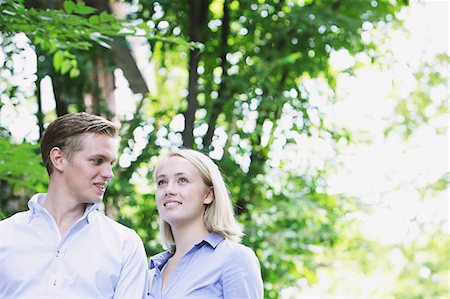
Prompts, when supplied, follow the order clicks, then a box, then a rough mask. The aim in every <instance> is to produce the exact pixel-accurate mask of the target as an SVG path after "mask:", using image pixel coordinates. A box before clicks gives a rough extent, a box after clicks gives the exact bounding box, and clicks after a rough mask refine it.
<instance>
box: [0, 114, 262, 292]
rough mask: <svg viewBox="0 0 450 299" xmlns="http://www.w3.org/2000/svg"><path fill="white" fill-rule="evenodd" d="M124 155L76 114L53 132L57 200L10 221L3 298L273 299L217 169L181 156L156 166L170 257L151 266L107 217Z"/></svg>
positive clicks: (3, 244) (4, 224) (103, 131)
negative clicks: (104, 208) (109, 189)
mask: <svg viewBox="0 0 450 299" xmlns="http://www.w3.org/2000/svg"><path fill="white" fill-rule="evenodd" d="M117 151H118V129H117V127H116V126H115V125H114V124H112V123H111V122H110V121H108V120H106V119H104V118H102V117H99V116H95V115H91V114H88V113H76V114H67V115H64V116H62V117H59V118H58V119H56V120H55V121H54V122H52V123H51V124H50V125H49V126H48V128H47V130H46V132H45V134H44V136H43V138H42V140H41V154H42V159H43V161H44V163H45V166H46V168H47V172H48V174H49V177H50V182H49V187H48V192H47V194H36V195H34V196H33V197H32V198H31V199H30V200H29V202H28V207H29V210H28V211H26V212H20V213H17V214H15V215H13V216H11V217H10V218H7V219H5V220H3V221H0V298H116V299H118V298H205V299H206V298H208V299H209V298H252V299H257V298H263V284H262V279H261V271H260V266H259V262H258V259H257V257H256V255H255V254H254V252H253V251H252V250H251V249H249V248H248V247H246V246H244V245H241V244H240V243H239V242H240V240H241V236H242V229H241V227H240V226H239V224H238V223H237V221H236V219H235V217H234V213H233V207H232V203H231V200H230V197H229V194H228V190H227V188H226V186H225V183H224V181H223V178H222V175H221V173H220V171H219V169H218V167H217V166H216V164H215V163H214V162H213V161H212V160H211V159H210V158H209V157H207V156H206V155H204V154H202V153H200V152H197V151H194V150H188V149H179V150H175V151H173V152H170V153H169V154H168V155H167V156H166V157H165V158H164V159H163V160H162V161H161V162H160V163H159V164H158V166H157V167H156V169H155V171H154V181H155V183H156V205H157V208H158V213H159V216H160V233H161V237H162V240H163V242H164V245H165V246H166V248H167V251H165V252H162V253H160V254H158V255H156V256H154V257H152V258H151V259H150V266H149V267H148V263H147V257H146V254H145V250H144V246H143V244H142V241H141V239H140V238H139V236H138V235H137V234H136V233H135V232H134V231H133V230H131V229H129V228H126V227H125V226H123V225H121V224H119V223H117V222H115V221H113V220H111V219H110V218H108V217H107V216H105V215H104V214H102V213H101V212H99V211H98V209H97V208H98V205H99V203H100V202H101V201H102V199H103V195H104V192H105V190H106V186H107V184H108V183H109V181H110V180H111V179H112V177H113V172H112V166H113V164H114V163H115V161H116V159H117Z"/></svg>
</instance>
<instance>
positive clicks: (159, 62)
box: [0, 0, 407, 298]
mask: <svg viewBox="0 0 450 299" xmlns="http://www.w3.org/2000/svg"><path fill="white" fill-rule="evenodd" d="M3 3H6V5H8V9H6V12H7V13H6V14H5V13H4V12H5V9H4V8H3V7H2V12H3V13H2V15H0V24H2V28H1V31H2V32H16V31H24V32H25V33H27V34H28V36H29V37H30V39H31V41H32V43H33V44H35V45H38V46H39V47H40V49H38V50H37V51H38V52H39V51H43V52H40V54H41V55H42V56H45V55H46V54H47V53H46V51H50V52H51V53H52V55H53V57H52V59H49V58H48V57H46V58H45V60H44V62H40V63H39V65H38V77H39V78H42V77H43V75H44V74H45V75H48V74H49V75H51V77H52V80H53V82H54V84H55V95H56V98H57V99H56V101H57V109H58V104H62V103H63V102H64V103H65V104H66V105H69V104H72V103H81V102H82V101H83V97H84V96H85V95H86V94H89V95H91V96H92V97H95V98H98V99H100V100H99V105H103V106H106V104H107V103H105V102H106V100H105V98H106V97H102V96H101V93H102V91H104V90H105V88H104V86H102V87H99V86H97V85H98V84H97V83H98V82H96V81H95V80H93V79H92V78H98V77H99V76H100V75H101V74H104V73H108V72H109V73H111V70H113V69H114V68H115V67H116V65H115V64H117V60H114V59H113V58H114V57H111V56H114V55H110V54H111V53H114V54H116V53H117V52H109V50H108V52H105V50H104V49H101V48H100V47H98V46H91V45H92V44H97V45H101V46H106V45H105V44H104V43H110V44H111V45H114V42H115V40H114V41H113V42H110V39H109V36H112V35H125V34H132V33H130V32H129V31H125V33H124V32H122V31H121V30H122V28H129V26H128V25H127V24H137V28H140V27H139V26H141V25H140V24H145V25H142V26H149V28H151V29H152V31H149V32H152V33H151V34H150V33H149V34H148V35H149V36H147V37H148V38H149V40H148V41H149V43H150V45H151V60H152V63H153V64H154V66H155V68H156V72H155V81H156V82H157V87H158V89H157V91H156V92H154V93H152V94H144V97H143V98H142V99H141V100H140V101H138V102H137V104H136V105H135V108H136V109H135V111H134V112H133V113H132V114H130V115H126V117H125V119H124V120H123V121H122V128H121V134H122V143H121V149H120V153H121V156H120V159H119V161H120V163H119V165H118V166H117V167H116V169H115V173H116V177H115V179H114V180H113V182H111V185H110V186H109V187H108V191H107V192H108V193H107V196H106V200H105V201H106V206H107V212H108V213H109V214H110V215H112V216H115V217H116V218H117V219H119V220H120V221H121V222H122V223H125V224H126V225H129V226H131V227H133V228H134V229H136V230H137V232H138V233H139V234H140V236H141V237H142V238H143V240H144V243H145V245H146V249H147V253H148V254H149V255H151V254H153V253H156V252H158V251H159V250H161V246H160V245H159V243H158V242H157V227H158V225H157V215H156V210H155V204H154V201H153V197H154V196H153V189H152V188H151V187H149V186H152V179H151V173H152V170H153V167H154V165H155V157H157V156H158V154H159V153H160V152H162V151H165V150H167V149H168V148H171V147H175V146H182V145H184V146H187V147H193V148H197V149H200V150H203V151H205V152H207V153H209V154H210V156H211V157H213V158H214V159H216V161H217V163H218V164H219V165H220V167H221V168H222V170H223V172H224V173H225V175H226V177H227V182H228V185H229V187H230V190H231V193H232V197H233V199H234V202H235V204H236V207H237V208H236V212H237V214H238V217H239V220H240V221H241V222H242V223H243V224H244V226H245V228H246V233H247V234H246V236H245V239H244V242H245V244H247V245H249V246H250V247H252V248H253V249H254V250H255V251H256V253H257V255H258V257H259V258H260V260H261V265H262V272H263V278H264V281H265V288H266V297H267V298H279V297H280V296H281V295H280V290H282V289H283V288H286V287H289V286H297V285H298V282H299V281H302V279H306V281H307V282H308V283H310V284H311V283H314V282H315V281H316V280H317V277H316V270H317V269H318V268H319V267H320V261H317V260H316V259H315V258H314V257H315V256H316V255H317V254H318V253H320V252H322V253H323V252H328V251H329V250H330V248H333V247H334V246H336V244H339V243H340V242H343V241H345V239H346V236H345V235H343V234H344V231H345V225H346V220H345V219H346V218H345V217H344V216H345V215H347V214H348V213H350V212H352V211H353V210H354V209H355V208H356V207H355V205H354V203H353V201H352V199H350V198H345V197H343V196H340V195H331V194H328V191H327V187H328V186H327V181H326V178H327V175H328V174H329V173H330V172H332V171H333V168H334V167H335V165H334V164H333V163H332V159H331V158H322V157H321V158H318V157H317V156H319V154H320V153H321V152H322V151H323V150H324V148H326V149H327V150H328V151H329V152H330V153H332V154H330V155H331V156H333V155H336V149H335V147H334V145H335V144H336V143H338V142H339V141H340V140H341V138H343V139H345V140H348V139H351V137H349V136H348V135H347V133H345V132H342V131H337V130H336V129H335V128H333V126H332V125H331V124H330V123H329V122H328V121H327V120H326V119H324V113H323V111H322V110H321V109H323V108H322V107H321V106H320V105H318V104H317V101H314V98H313V96H312V91H311V90H310V88H309V87H308V86H307V82H308V81H309V80H314V79H317V78H321V79H323V78H324V79H325V80H326V82H327V84H328V86H327V88H329V87H334V84H335V75H336V74H335V73H334V71H333V70H332V69H331V68H330V67H329V58H330V53H331V52H333V51H334V50H339V49H342V48H345V49H347V50H348V51H349V52H350V53H358V52H360V51H366V52H367V53H368V54H369V56H370V57H371V58H372V59H376V58H377V55H379V53H377V52H376V51H375V50H376V45H375V44H373V43H370V42H369V43H367V42H365V41H364V40H363V39H362V38H361V35H362V34H363V33H365V31H367V30H368V29H366V28H369V27H370V26H367V24H371V26H372V27H374V26H377V24H379V23H383V22H388V21H392V20H393V19H394V17H395V13H396V12H397V11H398V10H399V9H400V8H401V7H402V6H403V5H405V4H407V3H403V2H396V1H385V0H380V1H363V0H361V1H359V0H358V1H353V2H346V1H291V0H286V1H263V0H260V1H250V0H241V1H237V0H234V1H229V0H223V1H218V0H215V1H151V0H142V1H139V3H138V6H137V9H136V10H135V11H133V12H132V13H131V14H130V15H129V16H128V18H129V19H127V22H129V23H124V22H121V21H118V20H117V19H115V18H112V17H110V15H109V14H106V13H105V12H103V11H102V12H99V11H96V12H97V13H99V15H96V14H93V12H94V11H93V10H92V9H90V8H88V6H85V5H84V4H80V3H81V2H79V3H77V4H75V3H74V2H71V1H66V2H65V3H64V10H62V9H47V10H39V9H34V8H30V9H28V8H25V7H24V5H23V2H22V1H19V2H17V5H15V4H14V2H12V1H6V2H5V1H4V2H3ZM98 3H104V2H103V1H98ZM9 12H13V14H15V15H14V16H15V18H13V15H11V14H10V13H9ZM18 15H20V16H22V17H23V20H24V21H22V20H16V19H17V16H18ZM102 16H103V17H102ZM42 17H44V19H42ZM12 19H15V20H12ZM62 20H64V24H62V23H61V22H62ZM8 24H12V25H8ZM108 24H109V25H110V26H109V25H108ZM10 26H11V27H10ZM106 27H108V28H106ZM5 28H6V29H5ZM40 28H42V29H40ZM62 28H63V29H64V30H63V31H64V32H63V33H61V30H62ZM95 32H99V34H96V33H95ZM154 32H157V34H156V33H154ZM46 36H47V37H50V38H48V41H44V40H45V39H46V38H44V37H46ZM155 36H157V37H158V38H154V37H155ZM173 40H175V41H180V42H179V43H167V42H166V41H173ZM184 40H188V41H189V42H194V43H202V44H203V47H202V48H201V49H200V48H199V47H197V48H189V47H186V45H191V44H186V43H183V41H184ZM88 48H89V51H84V50H86V49H88ZM75 50H83V51H75ZM112 51H114V49H112ZM50 62H51V63H52V65H53V66H54V67H55V68H56V70H57V71H58V72H59V73H56V72H51V71H50V70H49V63H50ZM100 62H101V63H100ZM44 63H46V65H44ZM74 69H75V70H78V71H73V70H74ZM105 70H106V71H105ZM123 71H124V72H126V69H123ZM71 72H72V74H71ZM74 77H76V78H74ZM133 83H134V82H133V81H132V80H131V79H130V86H132V84H133ZM102 88H103V90H102ZM333 96H334V94H333V92H332V91H331V92H330V93H329V94H328V95H324V98H325V99H326V100H327V101H330V102H332V101H333V100H334V98H333ZM61 98H64V101H61V100H60V99H61ZM127 100H128V102H127V104H128V105H132V104H133V102H132V101H131V99H127ZM103 106H102V107H103ZM86 108H90V109H92V107H84V106H83V104H77V105H75V106H74V108H73V109H74V110H84V109H86ZM68 110H69V109H67V107H66V109H62V110H61V112H58V113H57V114H60V113H65V112H67V111H68ZM94 111H96V112H98V113H103V114H105V115H108V116H110V117H113V116H114V112H117V111H109V112H108V113H109V114H107V113H106V112H105V110H104V109H99V110H94ZM177 120H178V121H177ZM182 122H184V126H182V125H180V123H182ZM327 144H331V146H330V148H329V149H328V147H327V146H326V145H327ZM312 145H315V146H312ZM279 157H285V158H282V159H280V158H279ZM12 184H15V182H12ZM353 245H354V246H356V245H357V244H356V243H355V244H353Z"/></svg>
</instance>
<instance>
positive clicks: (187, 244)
mask: <svg viewBox="0 0 450 299" xmlns="http://www.w3.org/2000/svg"><path fill="white" fill-rule="evenodd" d="M172 233H173V237H174V239H175V246H176V251H175V255H177V256H184V255H185V254H186V253H187V252H188V251H189V250H191V248H192V247H193V246H194V245H195V244H197V243H199V242H200V241H202V240H203V239H204V238H205V237H206V236H207V235H208V230H207V229H206V227H205V225H204V224H203V223H202V225H201V226H199V225H190V226H180V227H173V228H172Z"/></svg>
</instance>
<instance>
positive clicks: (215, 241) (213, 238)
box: [197, 233, 224, 249]
mask: <svg viewBox="0 0 450 299" xmlns="http://www.w3.org/2000/svg"><path fill="white" fill-rule="evenodd" d="M223 239H224V237H222V236H221V235H219V234H216V233H209V234H208V235H206V237H205V238H204V239H203V241H201V242H200V243H198V244H197V245H200V244H201V243H202V242H205V243H208V244H209V246H211V247H212V248H214V249H215V248H216V247H217V245H219V243H220V242H222V240H223Z"/></svg>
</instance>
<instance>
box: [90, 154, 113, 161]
mask: <svg viewBox="0 0 450 299" xmlns="http://www.w3.org/2000/svg"><path fill="white" fill-rule="evenodd" d="M89 158H91V159H92V158H102V159H103V160H109V159H110V157H109V156H106V155H103V154H92V155H90V156H89ZM111 161H113V162H116V161H117V159H116V158H112V159H111Z"/></svg>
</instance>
